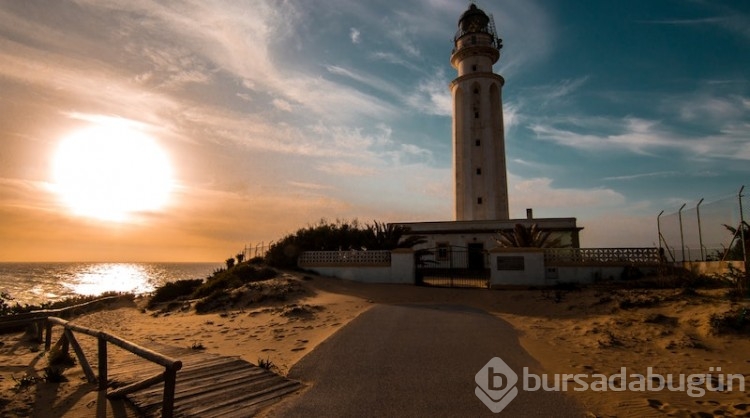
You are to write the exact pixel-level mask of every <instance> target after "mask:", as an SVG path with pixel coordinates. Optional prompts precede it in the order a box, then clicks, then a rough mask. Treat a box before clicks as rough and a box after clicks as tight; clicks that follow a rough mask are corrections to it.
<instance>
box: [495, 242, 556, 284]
mask: <svg viewBox="0 0 750 418" xmlns="http://www.w3.org/2000/svg"><path fill="white" fill-rule="evenodd" d="M498 257H520V258H522V259H523V270H502V269H499V268H498ZM546 284H547V280H546V278H545V268H544V250H542V249H539V248H493V249H491V250H490V287H503V286H544V285H546Z"/></svg>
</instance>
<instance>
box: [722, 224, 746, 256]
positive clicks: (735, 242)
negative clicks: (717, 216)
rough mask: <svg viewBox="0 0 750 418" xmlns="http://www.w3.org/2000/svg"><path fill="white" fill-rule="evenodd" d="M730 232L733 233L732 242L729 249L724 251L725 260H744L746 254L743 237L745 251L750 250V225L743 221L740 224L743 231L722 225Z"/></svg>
mask: <svg viewBox="0 0 750 418" xmlns="http://www.w3.org/2000/svg"><path fill="white" fill-rule="evenodd" d="M722 225H724V228H726V229H727V230H728V231H729V232H731V233H732V242H730V243H729V248H727V249H726V250H724V254H723V259H724V260H744V254H743V253H742V241H741V240H742V237H743V236H744V238H745V251H747V250H750V225H748V223H747V222H745V221H742V224H740V226H741V228H742V229H739V228H735V227H733V226H730V225H727V224H722Z"/></svg>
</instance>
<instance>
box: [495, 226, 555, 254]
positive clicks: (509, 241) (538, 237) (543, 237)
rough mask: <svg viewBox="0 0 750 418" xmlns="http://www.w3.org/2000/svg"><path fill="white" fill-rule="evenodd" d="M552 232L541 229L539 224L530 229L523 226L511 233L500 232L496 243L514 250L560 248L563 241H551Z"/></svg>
mask: <svg viewBox="0 0 750 418" xmlns="http://www.w3.org/2000/svg"><path fill="white" fill-rule="evenodd" d="M550 234H551V232H550V231H545V230H543V229H540V228H539V227H538V225H537V224H531V225H529V226H528V227H526V226H524V225H522V224H516V226H515V227H514V228H513V229H512V230H510V231H499V232H498V236H497V237H496V238H495V241H496V242H497V243H498V244H500V246H502V247H513V248H560V247H562V246H563V245H561V241H562V240H561V239H560V238H554V239H550Z"/></svg>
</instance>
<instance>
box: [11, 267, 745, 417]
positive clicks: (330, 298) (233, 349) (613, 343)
mask: <svg viewBox="0 0 750 418" xmlns="http://www.w3.org/2000/svg"><path fill="white" fill-rule="evenodd" d="M275 280H286V281H291V282H293V283H294V284H295V286H297V291H295V292H291V293H290V294H288V295H287V296H286V297H285V298H284V299H285V300H273V299H266V300H264V301H263V302H260V303H250V304H249V305H247V306H244V307H234V308H231V309H226V310H220V311H217V312H215V313H210V314H203V315H198V314H196V313H194V310H193V309H192V305H191V304H190V303H186V304H184V306H177V307H173V308H175V309H174V310H171V311H164V312H152V311H146V310H144V309H143V308H142V306H145V302H146V301H145V300H139V299H137V300H136V301H135V302H133V303H126V304H122V305H119V306H112V307H110V308H109V309H105V310H102V311H100V312H95V313H91V314H87V315H84V316H81V317H78V318H76V319H75V322H76V323H79V324H82V325H85V326H89V327H92V328H97V329H104V330H109V331H111V332H112V333H114V334H116V335H119V336H121V337H123V338H126V339H129V340H132V341H134V342H136V343H138V344H142V345H145V346H148V345H149V343H151V342H157V343H160V344H168V345H173V346H181V347H202V348H204V349H206V350H209V351H210V352H213V353H217V354H222V355H231V356H241V357H242V358H243V359H245V360H247V361H249V362H251V363H257V362H258V361H259V360H264V361H270V362H272V363H273V364H274V365H275V367H276V368H277V370H278V371H279V372H280V373H282V374H283V373H285V372H286V371H288V370H289V368H290V367H292V366H293V365H294V364H295V363H296V362H297V361H299V359H300V358H302V356H304V355H305V354H307V353H308V352H310V351H311V350H312V349H313V348H314V347H315V346H317V345H318V344H320V343H321V342H323V341H324V340H325V339H326V338H327V337H328V336H330V335H332V334H333V333H334V332H336V330H338V329H340V328H341V327H342V326H344V325H345V324H346V323H348V322H349V321H351V320H352V319H353V318H355V317H356V316H357V315H359V314H360V313H362V312H363V311H365V310H366V309H368V308H369V307H371V306H373V305H374V304H378V303H449V304H459V305H468V306H473V307H476V308H480V309H483V310H486V311H487V312H490V313H492V314H494V315H497V316H499V317H500V318H502V319H505V320H507V321H508V322H510V323H511V324H512V325H513V326H514V327H515V328H517V329H518V330H519V332H520V334H521V337H520V339H521V343H522V345H523V346H524V348H526V349H527V350H528V351H529V353H530V354H531V355H532V356H533V357H535V358H536V359H537V360H538V361H539V363H540V364H541V365H542V366H543V367H544V369H545V372H546V373H548V374H549V375H552V374H571V375H572V374H585V375H589V376H591V375H594V374H597V373H600V374H605V375H613V374H616V373H618V372H619V371H620V370H621V368H622V367H625V368H627V370H628V372H629V373H642V374H645V373H646V370H647V368H648V367H651V368H652V370H653V372H654V373H660V374H664V375H668V374H673V375H675V376H676V375H678V374H680V373H684V374H688V373H693V374H695V373H707V372H708V371H709V368H711V367H713V368H714V369H712V370H716V368H718V367H721V370H722V371H723V372H724V373H727V374H730V373H731V374H741V375H743V376H744V378H745V381H746V384H748V385H749V386H748V388H750V379H748V377H749V376H750V356H748V354H747V353H750V339H748V335H750V334H747V333H745V334H744V335H741V334H736V333H733V332H725V333H723V334H718V331H719V330H718V328H717V327H718V326H719V325H720V323H719V321H718V320H717V319H716V318H720V317H721V316H722V315H724V314H725V313H726V312H728V311H734V312H741V311H740V310H741V309H742V308H747V307H748V306H750V303H747V302H745V303H733V302H731V301H729V300H728V299H727V298H726V297H725V296H724V292H725V290H721V289H719V290H710V291H709V290H699V291H698V292H697V293H692V292H683V291H681V290H622V289H614V288H608V287H597V288H588V289H585V290H582V291H573V292H567V293H557V294H555V293H552V292H542V291H540V290H504V291H489V290H486V289H439V288H422V287H414V286H400V285H373V284H361V283H352V282H346V281H341V280H337V279H330V278H323V277H317V276H316V277H314V278H313V279H312V280H305V279H303V277H302V276H301V275H297V274H287V275H285V276H284V277H282V278H280V279H275ZM712 317H713V318H714V320H713V321H712ZM748 320H750V318H748ZM56 338H57V337H56ZM80 341H81V343H82V345H83V346H84V350H85V351H86V352H87V353H91V356H92V359H95V353H96V341H95V340H94V339H93V338H89V337H85V336H84V337H81V338H80ZM0 342H1V343H2V346H0V390H1V392H2V393H3V395H0V408H1V410H2V411H3V412H2V414H3V416H15V415H21V416H28V415H35V416H71V417H73V416H75V417H80V416H97V413H99V414H100V416H101V414H102V413H103V412H106V413H107V416H132V415H133V413H132V411H129V410H128V409H127V407H126V406H125V405H123V404H121V403H112V402H106V401H105V400H104V399H103V398H100V397H98V396H97V393H96V392H94V391H93V390H94V387H93V386H91V385H88V384H85V383H84V382H83V380H82V376H83V374H82V372H81V371H80V368H79V367H73V368H71V369H69V370H67V371H66V376H67V377H68V379H69V381H68V382H65V383H60V384H49V383H39V384H32V385H30V387H28V388H27V389H26V390H22V391H15V390H12V389H13V388H14V387H16V386H17V383H16V382H15V381H14V380H13V379H12V378H11V376H15V377H16V378H17V379H18V378H20V377H21V376H23V375H24V373H29V374H31V375H37V376H42V375H43V369H44V367H45V366H46V359H44V358H41V357H40V353H39V352H38V351H36V350H38V345H37V344H32V343H29V342H25V341H23V339H22V336H21V335H4V336H0ZM111 354H112V356H113V359H114V363H111V364H112V365H111V366H110V367H117V366H116V362H117V359H118V358H124V356H131V354H129V353H127V352H124V351H122V350H119V349H115V350H111ZM92 361H93V362H95V360H92ZM570 383H571V384H572V382H570ZM570 393H571V395H572V396H574V397H576V399H578V400H579V401H580V402H582V404H583V405H584V406H585V407H586V409H587V410H588V411H590V416H618V417H642V416H750V395H748V394H747V393H746V392H742V391H739V390H733V391H724V392H707V393H706V394H705V395H704V396H702V397H690V396H688V395H687V394H686V393H685V392H684V391H668V390H667V391H659V392H648V391H643V392H633V391H622V392H615V391H607V392H593V391H581V392H575V391H571V392H570ZM105 409H106V411H105Z"/></svg>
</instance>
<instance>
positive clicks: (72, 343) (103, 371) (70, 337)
mask: <svg viewBox="0 0 750 418" xmlns="http://www.w3.org/2000/svg"><path fill="white" fill-rule="evenodd" d="M118 298H122V296H110V297H106V298H101V299H96V300H92V301H89V302H86V303H82V304H78V305H74V306H68V307H65V308H58V309H44V310H39V311H33V312H27V313H23V314H17V315H8V316H5V317H0V329H3V328H9V327H17V326H21V325H31V324H34V325H36V332H37V333H38V334H37V336H38V338H39V339H40V340H41V339H42V332H43V330H46V333H47V335H46V336H44V349H45V351H49V350H50V348H51V347H52V326H54V325H59V326H61V327H63V328H64V331H63V335H62V337H60V340H59V341H58V342H57V344H55V347H59V348H60V349H61V350H62V351H63V352H66V353H67V352H68V350H69V347H73V351H74V352H75V354H76V357H78V363H79V364H80V365H81V368H82V369H83V372H84V374H85V375H86V378H87V380H88V381H89V382H90V383H97V380H98V383H99V390H105V391H106V390H107V343H108V342H109V343H112V344H114V345H116V346H118V347H120V348H122V349H124V350H127V351H129V352H131V353H133V354H135V355H137V356H139V357H141V358H143V359H146V360H148V361H151V362H153V363H156V364H158V365H160V366H163V367H164V372H163V373H160V374H158V375H157V376H152V377H149V378H146V379H143V380H141V381H138V382H135V383H132V384H130V385H128V386H125V387H123V388H120V389H118V390H114V391H112V392H110V393H109V394H108V395H107V396H111V397H116V396H123V395H126V394H127V393H130V392H132V391H135V390H139V389H142V388H145V387H149V386H151V385H154V384H157V383H160V382H164V398H163V400H162V408H161V411H162V417H169V418H171V417H172V415H173V414H174V392H175V385H176V383H177V371H178V370H180V369H181V368H182V361H180V360H177V359H173V358H171V357H169V356H165V355H164V354H161V353H157V352H156V351H153V350H150V349H148V348H146V347H142V346H140V345H138V344H135V343H133V342H130V341H128V340H126V339H124V338H120V337H118V336H116V335H113V334H110V333H108V332H106V331H101V330H97V329H93V328H88V327H85V326H82V325H78V324H74V323H71V322H70V321H67V320H65V319H62V318H59V317H57V316H55V315H62V314H65V313H67V312H69V311H73V310H75V309H81V308H86V307H88V306H90V305H94V304H97V303H101V302H108V301H111V300H113V299H118ZM73 332H78V333H81V334H85V335H89V336H91V337H96V338H97V340H98V360H99V362H98V365H99V376H98V378H97V376H96V374H95V373H94V371H93V369H92V368H91V365H90V364H89V362H88V360H87V359H86V356H85V355H84V352H83V349H82V348H81V345H80V344H78V341H77V340H76V338H75V335H74V334H73Z"/></svg>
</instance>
